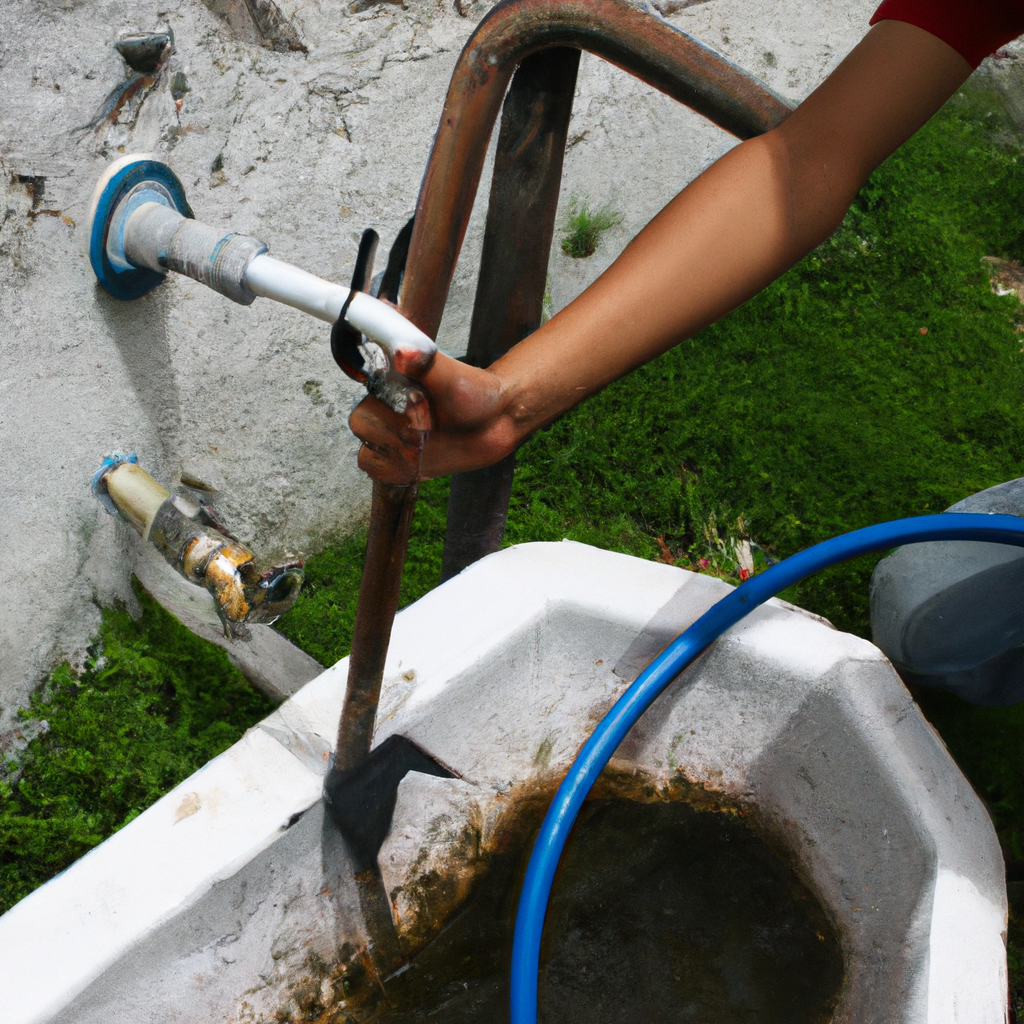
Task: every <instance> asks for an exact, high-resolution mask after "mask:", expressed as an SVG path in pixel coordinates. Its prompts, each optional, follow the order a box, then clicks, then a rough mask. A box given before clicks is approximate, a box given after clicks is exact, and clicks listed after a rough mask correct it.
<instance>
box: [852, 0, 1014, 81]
mask: <svg viewBox="0 0 1024 1024" xmlns="http://www.w3.org/2000/svg"><path fill="white" fill-rule="evenodd" d="M886 20H888V21H905V22H907V23H908V24H910V25H917V27H918V28H923V29H924V30H925V31H926V32H931V34H932V35H933V36H938V38H939V39H941V40H942V41H943V42H944V43H948V44H949V45H950V46H952V47H953V49H954V50H956V52H957V53H959V54H960V56H961V57H963V59H964V60H965V61H967V63H968V64H970V65H971V67H972V68H976V67H977V66H978V65H979V64H980V63H981V62H982V61H983V60H984V59H985V58H986V57H987V56H988V55H989V54H990V53H994V52H995V51H996V50H998V49H999V47H1000V46H1003V45H1004V44H1006V43H1008V42H1009V41H1010V40H1011V39H1016V38H1017V36H1019V35H1021V34H1024V0H883V2H882V6H881V7H879V8H878V10H877V11H875V13H874V15H873V16H872V18H871V24H872V25H874V24H875V22H876V21H886Z"/></svg>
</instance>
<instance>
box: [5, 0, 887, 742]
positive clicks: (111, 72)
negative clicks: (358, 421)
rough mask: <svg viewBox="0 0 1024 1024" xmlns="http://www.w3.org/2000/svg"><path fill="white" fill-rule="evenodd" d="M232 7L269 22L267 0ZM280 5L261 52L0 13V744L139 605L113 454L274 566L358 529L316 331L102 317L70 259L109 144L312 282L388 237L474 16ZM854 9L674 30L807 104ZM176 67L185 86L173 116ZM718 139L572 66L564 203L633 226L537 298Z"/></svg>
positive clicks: (650, 207) (134, 25)
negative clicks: (71, 665)
mask: <svg viewBox="0 0 1024 1024" xmlns="http://www.w3.org/2000/svg"><path fill="white" fill-rule="evenodd" d="M362 5H363V4H362V2H360V3H357V4H353V5H352V7H359V6H362ZM249 6H250V7H255V8H257V9H259V10H262V11H264V12H265V11H266V10H268V3H267V0H249ZM278 6H279V8H280V11H281V13H282V15H283V17H284V18H285V19H286V20H285V22H284V28H283V29H282V30H281V32H280V33H279V42H280V43H281V45H282V47H285V48H282V49H280V50H275V49H272V48H268V47H267V46H264V45H261V44H260V43H259V41H258V40H259V33H258V30H257V29H256V28H255V25H254V23H253V20H252V17H251V15H250V14H249V8H247V6H246V0H206V2H205V3H204V2H201V0H162V2H160V3H157V2H154V0H135V2H132V3H128V2H126V0H106V2H102V3H100V2H84V0H4V2H3V3H2V4H0V96H2V97H3V101H2V103H0V211H2V212H0V328H2V329H0V479H2V480H3V481H4V484H5V488H4V490H5V495H4V498H5V500H4V502H3V506H2V511H0V582H2V584H3V593H4V595H5V600H4V608H3V612H2V615H0V729H2V728H3V727H4V726H5V725H6V724H9V723H10V721H11V717H12V715H13V713H14V711H15V710H16V709H17V707H19V706H21V705H23V704H24V703H25V701H26V698H27V695H28V693H29V692H30V690H31V688H32V687H33V686H34V685H36V684H37V683H38V682H39V681H40V680H41V679H42V678H43V677H44V676H45V674H46V672H47V671H48V670H49V669H50V667H51V666H52V665H53V663H54V662H55V660H57V659H58V658H59V657H61V656H69V657H71V658H72V659H73V660H77V659H80V658H81V654H82V651H83V649H84V646H85V644H86V643H87V642H88V640H89V637H90V636H91V635H92V634H93V633H94V632H95V630H96V627H97V625H98V622H99V606H100V605H102V604H108V603H110V602H113V601H116V600H121V601H126V602H129V603H131V601H132V595H131V591H130V588H129V584H128V579H129V572H130V564H131V550H132V545H133V543H134V540H133V538H132V535H131V534H130V531H128V530H127V528H125V527H124V526H123V525H122V524H118V523H116V522H115V521H113V520H112V519H110V518H109V517H108V516H107V515H106V514H105V513H104V512H103V511H102V510H101V508H100V507H99V505H98V504H97V503H96V501H95V500H94V499H93V498H92V497H91V495H90V494H89V491H88V488H87V483H88V480H89V477H90V475H91V473H92V471H93V470H94V469H95V468H96V466H97V465H98V464H99V461H100V459H101V457H102V456H103V454H104V453H105V452H107V451H109V450H111V449H113V448H116V447H121V448H133V449H136V450H137V451H138V452H139V456H140V460H141V462H142V464H143V465H144V466H145V467H146V468H147V469H148V470H149V471H150V472H152V473H153V475H154V476H156V477H157V478H158V479H159V480H160V481H161V482H163V483H165V484H166V485H171V486H173V485H174V484H175V483H176V481H177V480H178V479H179V477H180V476H181V474H182V473H188V474H191V475H192V476H195V477H198V478H200V479H202V480H205V481H207V482H208V483H210V484H212V485H214V486H216V487H218V488H219V489H220V490H221V496H220V504H221V506H222V508H223V510H224V511H225V512H226V513H227V516H228V518H229V520H230V523H231V525H232V526H233V527H234V528H235V530H236V532H237V533H238V535H239V536H240V539H242V540H243V541H244V542H245V543H248V544H250V545H251V546H253V547H254V549H255V550H256V552H257V554H259V555H265V556H267V557H269V556H273V555H282V554H286V553H288V554H296V553H303V552H309V551H312V550H316V549H317V547H318V546H319V545H320V544H321V543H322V540H323V538H324V537H325V536H328V535H330V534H332V533H338V532H343V531H345V530H346V529H348V528H349V527H350V526H351V525H352V524H353V523H354V522H355V521H357V520H359V519H360V517H362V516H364V515H365V508H366V504H367V500H368V493H369V489H368V485H367V482H366V481H365V480H364V479H362V478H361V477H360V475H359V474H358V472H357V470H356V467H355V458H354V456H355V442H354V441H353V439H352V437H351V436H350V434H349V432H348V429H347V426H346V417H347V413H348V411H349V409H350V408H351V406H352V404H353V403H354V401H355V400H356V399H357V397H358V390H357V388H356V387H355V386H354V385H352V384H351V383H350V382H349V381H347V379H345V378H344V377H343V376H342V374H341V373H340V372H339V371H338V370H337V368H336V367H335V366H334V364H333V362H332V361H331V358H330V353H329V349H328V343H327V332H326V330H325V329H324V328H323V327H322V326H321V325H319V324H318V323H316V322H313V321H311V320H309V319H307V318H305V317H303V316H302V315H301V314H298V313H295V312H293V311H291V310H287V309H283V308H277V307H274V306H272V305H271V304H270V303H268V302H266V301H264V300H258V301H257V302H256V303H255V304H254V305H253V306H251V307H248V308H244V307H239V306H235V305H233V304H232V303H230V302H228V301H227V300H225V299H223V298H222V297H221V296H218V295H215V294H214V293H212V292H209V291H206V290H204V289H203V288H202V287H201V286H199V285H197V284H194V283H193V282H190V281H185V280H173V281H169V282H168V283H166V284H165V285H163V286H162V287H161V288H160V289H158V290H157V291H156V292H155V293H153V294H152V295H150V296H148V297H147V298H145V299H142V300H139V301H138V302H134V303H128V304H121V303H118V302H117V301H116V300H113V299H111V298H110V297H109V296H108V295H107V294H106V293H105V292H103V291H102V290H101V289H100V288H99V287H98V286H97V285H96V284H95V281H94V278H93V274H92V271H91V269H90V267H89V262H88V257H87V245H88V223H87V219H88V206H89V200H90V197H91V194H92V191H93V188H94V185H95V182H96V180H97V178H98V177H99V175H100V174H101V172H102V171H103V169H104V167H105V166H106V165H107V164H108V163H109V162H110V161H111V160H113V159H115V158H116V157H117V156H118V155H119V154H120V153H122V152H129V153H130V152H145V151H149V152H153V153H155V154H157V155H159V156H160V157H162V158H164V159H167V160H168V161H169V162H170V163H171V165H172V166H173V167H174V168H175V170H176V171H177V173H178V174H179V175H180V176H181V178H182V180H183V182H184V183H185V186H186V189H187V191H188V195H189V199H190V202H191V204H192V206H193V208H194V209H195V210H196V213H197V215H198V216H199V217H200V219H202V220H204V221H206V222H207V223H210V224H213V225H216V226H225V227H227V226H230V228H232V229H234V230H237V231H240V232H245V233H251V234H255V235H257V236H258V237H260V238H262V239H263V240H265V241H266V242H267V243H268V244H269V246H270V250H271V253H272V254H274V255H276V256H278V257H280V258H282V259H286V260H290V261H292V262H295V263H297V264H299V265H300V266H302V267H304V268H306V269H308V270H310V271H312V272H314V273H317V274H320V275H322V276H324V277H328V278H332V279H335V280H339V281H346V280H347V279H348V277H349V275H350V273H351V264H352V260H353V256H354V253H355V248H356V242H357V240H358V237H359V234H360V232H361V231H362V229H363V228H364V227H367V226H373V227H375V228H376V229H377V230H378V231H379V232H380V233H381V237H382V240H383V245H384V246H385V247H386V245H387V244H389V243H390V241H391V240H392V239H393V238H394V236H395V234H396V233H397V231H398V229H399V227H400V226H401V224H402V223H403V222H404V221H405V219H406V218H407V217H408V216H409V214H410V213H411V211H412V209H413V207H414V205H415V201H416V194H417V191H418V187H419V182H420V177H421V175H422V172H423V168H424V165H425V163H426V159H427V156H428V153H429V149H430V144H431V140H432V138H433V132H434V128H435V126H436V122H437V117H438V116H439V113H440V109H441V103H442V99H443V96H444V92H445V88H446V86H447V82H448V78H449V76H450V74H451V69H452V67H453V65H454V62H455V60H456V58H457V56H458V53H459V50H460V48H461V46H462V44H463V42H464V41H465V38H466V37H467V35H468V34H469V32H470V30H471V29H472V27H473V25H474V24H475V23H476V21H478V20H479V18H480V17H482V15H483V14H484V13H485V11H486V10H487V9H488V7H489V6H491V5H490V4H489V3H487V4H482V3H476V4H473V3H471V2H469V0H406V2H405V3H404V4H402V5H401V6H400V5H398V4H394V3H385V4H370V5H368V6H367V9H366V10H362V11H356V12H355V13H353V12H352V10H351V9H350V7H349V5H342V4H339V3H329V2H326V0H307V2H302V0H281V2H280V3H279V5H278ZM659 6H660V7H661V8H664V9H668V10H671V9H674V8H676V7H682V5H676V4H666V3H662V4H660V5H659ZM871 9H872V2H870V0H869V2H865V0H856V2H852V3H850V2H842V3H841V2H839V0H817V2H814V3H812V2H810V0H782V2H777V0H754V2H749V0H747V2H743V3H740V2H738V0H707V2H704V3H698V4H696V5H694V6H689V7H683V9H681V10H679V11H677V12H676V13H674V14H672V15H671V16H670V20H671V21H672V22H673V23H674V24H676V25H678V26H679V27H681V28H683V29H684V30H686V31H688V32H690V33H691V34H693V35H695V36H696V37H697V38H699V39H701V40H702V41H704V42H706V43H708V44H709V45H711V46H713V47H715V48H717V49H719V50H721V51H722V52H724V53H726V54H727V55H728V56H730V57H732V58H733V59H734V60H735V61H736V62H737V63H738V64H740V65H741V66H743V67H745V68H747V69H749V70H751V71H753V72H754V73H756V74H758V75H760V76H761V77H763V78H764V80H765V81H766V82H767V83H768V84H769V85H771V86H772V87H773V88H775V89H776V90H777V91H779V92H781V93H782V94H784V95H787V96H789V97H792V98H796V99H799V98H801V97H803V96H804V95H806V93H807V92H808V91H810V89H811V88H813V86H814V85H815V84H817V82H818V81H820V79H821V78H822V77H823V76H824V75H825V74H826V73H827V71H828V70H829V69H830V68H831V67H832V66H834V65H835V63H837V62H838V60H839V59H840V58H841V57H842V56H843V54H845V53H846V52H847V51H848V50H849V48H850V47H851V46H852V45H853V44H854V43H855V42H856V40H857V39H858V38H859V37H860V36H861V35H862V34H863V32H864V30H865V26H866V23H867V18H868V16H869V14H870V11H871ZM218 12H219V13H218ZM165 25H170V27H171V28H172V29H173V31H174V34H175V46H176V49H175V53H174V55H173V56H172V58H171V61H170V64H169V68H168V71H167V72H165V73H164V74H163V76H162V77H161V79H160V80H159V81H158V82H157V84H156V86H155V87H154V88H153V90H152V91H151V92H150V93H149V94H148V95H147V97H146V98H145V100H144V101H143V102H142V104H141V107H140V106H139V105H138V104H137V103H132V104H129V105H128V106H127V107H126V108H125V110H124V111H123V113H122V114H121V116H120V117H119V119H118V121H117V122H116V123H115V124H113V125H110V126H101V127H100V128H99V129H95V130H94V129H88V128H86V129H82V126H84V125H86V124H87V123H88V122H89V121H90V120H91V119H92V118H93V117H94V115H95V114H96V113H97V112H98V111H99V109H100V107H101V105H102V104H103V101H104V98H105V97H106V96H107V95H108V93H109V92H110V91H111V90H112V89H113V88H114V87H115V86H116V85H117V84H118V83H119V82H121V81H122V80H123V79H124V77H125V68H124V64H123V61H122V60H121V58H120V56H119V55H118V53H117V52H116V51H115V50H114V48H113V43H114V42H115V40H116V39H117V38H118V36H119V35H120V34H122V33H127V32H138V31H153V30H156V29H158V28H161V27H162V26H165ZM289 41H290V42H291V43H292V45H293V46H299V45H301V46H302V47H304V48H305V50H303V49H291V50H289V49H287V48H286V44H287V43H288V42H289ZM175 71H183V72H184V73H185V74H186V76H187V79H188V84H189V86H190V88H191V92H189V93H188V94H187V95H186V96H185V98H184V102H183V104H182V107H181V110H180V111H176V109H175V104H174V102H173V100H172V98H171V95H170V91H169V85H170V75H171V74H173V73H174V72H175ZM730 145H732V140H731V139H730V138H729V137H728V136H726V135H725V134H724V133H722V132H720V131H719V130H718V129H716V128H714V127H712V126H710V125H708V124H707V123H705V122H703V121H702V120H701V119H700V118H698V117H696V116H695V115H693V114H691V113H690V112H689V111H687V110H685V109H683V108H681V107H679V106H677V105H676V104H675V103H674V102H673V101H671V100H669V99H667V98H665V97H663V96H660V95H657V94H654V93H652V92H650V90H648V89H647V88H646V87H645V86H643V85H641V84H639V83H637V82H634V81H633V80H631V79H629V78H628V77H627V76H625V75H624V74H623V73H622V72H620V71H618V70H617V69H615V68H612V67H610V66H608V65H605V64H603V63H602V62H600V61H598V60H596V59H590V58H584V62H583V65H582V68H581V75H580V84H579V90H578V97H577V101H576V111H575V113H574V116H573V121H572V124H571V127H570V148H569V152H568V155H567V160H566V166H565V179H566V180H565V185H564V188H563V202H564V201H566V200H567V199H568V197H569V195H570V194H572V193H574V192H575V193H578V194H581V195H587V196H590V197H591V198H592V199H593V200H594V201H595V202H597V203H598V204H602V203H605V202H610V203H611V204H612V205H613V206H614V207H616V208H617V209H618V210H620V211H621V212H622V213H623V214H624V220H623V223H622V224H621V226H619V227H618V228H615V229H613V230H612V231H610V232H609V233H608V235H607V237H606V238H605V240H604V241H603V242H602V247H601V249H599V251H598V253H597V254H596V255H595V256H594V257H592V258H591V259H590V260H586V261H574V260H571V259H570V258H569V257H566V256H564V255H563V254H562V253H561V252H559V251H558V248H557V240H556V245H555V248H554V251H553V254H552V261H551V294H552V297H553V304H554V308H555V309H556V310H557V309H558V308H560V307H561V306H563V305H564V304H565V303H566V302H568V301H569V300H570V299H571V298H572V297H573V296H574V295H575V294H576V293H577V292H578V291H579V290H580V289H581V288H583V287H584V286H585V285H586V284H587V283H588V282H589V281H591V280H592V279H593V278H594V277H596V276H597V274H598V273H599V272H600V271H601V270H603V269H604V267H605V266H607V264H608V263H609V262H610V261H611V259H612V258H613V257H614V255H615V254H616V253H617V252H618V251H620V250H621V248H622V246H623V245H624V244H625V243H626V242H627V241H628V239H629V238H630V237H632V235H633V234H635V233H636V231H637V230H638V229H639V228H640V227H641V226H642V225H643V224H644V223H645V222H646V220H647V219H649V217H650V216H651V215H653V214H654V213H655V212H656V211H657V210H658V209H659V208H660V207H661V206H662V205H663V204H664V203H665V202H666V201H667V200H668V199H669V198H670V197H671V196H672V195H673V194H674V193H675V192H676V191H678V189H679V188H680V187H681V186H682V185H683V184H685V182H686V181H688V180H690V179H691V178H692V177H694V176H695V175H696V174H698V173H699V172H700V171H701V170H702V169H703V168H704V167H706V166H707V165H708V164H709V163H710V162H712V161H713V160H714V159H715V158H716V157H718V156H719V155H720V154H721V153H723V152H724V151H725V150H726V149H727V148H728V147H729V146H730ZM215 168H216V169H215ZM487 180H489V172H488V171H485V181H487ZM482 191H483V193H484V196H486V189H484V190H482ZM482 206H483V203H478V204H477V209H476V214H475V217H474V221H473V225H472V226H471V228H470V232H469V236H468V239H467V244H466V247H465V249H464V250H463V259H462V261H461V262H460V264H459V268H458V271H457V274H456V279H455V282H454V285H453V288H452V292H451V297H450V301H449V307H448V310H447V313H446V316H445V322H444V324H443V325H442V329H441V335H440V338H439V340H440V342H441V344H442V346H443V347H445V348H446V349H447V350H449V351H451V352H453V353H458V352H460V351H461V350H462V348H463V347H464V345H465V336H466V332H467V328H468V320H469V313H470V309H471V306H472V299H473V292H474V288H475V280H476V268H477V263H478V259H479V255H478V254H479V237H480V231H481V226H482V213H483V210H482Z"/></svg>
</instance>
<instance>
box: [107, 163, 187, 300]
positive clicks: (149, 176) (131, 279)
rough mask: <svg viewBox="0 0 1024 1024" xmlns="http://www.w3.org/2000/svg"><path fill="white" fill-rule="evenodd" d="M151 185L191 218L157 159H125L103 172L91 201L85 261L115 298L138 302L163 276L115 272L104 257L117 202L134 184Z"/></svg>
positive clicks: (181, 193)
mask: <svg viewBox="0 0 1024 1024" xmlns="http://www.w3.org/2000/svg"><path fill="white" fill-rule="evenodd" d="M148 181H151V182H154V183H156V184H157V185H159V186H161V187H162V188H163V189H164V190H166V192H167V193H168V194H169V195H170V197H171V200H172V202H173V204H174V208H175V209H176V210H177V211H178V212H179V213H180V214H182V216H185V217H189V218H193V217H194V216H195V214H193V213H192V207H190V206H189V205H188V200H186V199H185V189H184V188H183V187H182V184H181V182H180V181H179V180H178V176H177V175H176V174H175V173H174V171H172V170H171V169H170V167H168V166H167V164H165V163H163V162H162V161H160V160H153V159H151V158H150V157H126V158H125V159H124V160H123V161H117V162H116V163H114V164H112V165H111V167H109V168H108V169H107V173H106V175H105V180H104V179H101V181H100V185H99V187H98V189H97V194H96V196H95V198H94V200H93V216H92V228H91V231H90V235H89V262H90V263H91V264H92V269H93V272H94V273H95V274H96V279H97V280H98V281H99V283H100V284H101V285H103V287H104V288H105V289H106V290H107V291H108V292H110V294H111V295H113V296H114V298H115V299H139V298H142V296H143V295H146V294H148V293H149V292H151V291H152V290H153V289H154V288H156V286H157V285H158V284H160V283H161V282H162V281H163V279H164V277H165V275H164V274H160V273H157V271H155V270H149V269H147V268H145V267H142V268H135V267H132V268H131V269H128V270H119V269H118V268H117V267H115V266H114V265H113V264H112V263H111V262H110V259H109V257H108V256H107V234H108V232H109V230H110V224H111V220H112V218H113V216H114V213H115V211H116V209H117V205H118V203H119V202H120V201H121V200H122V199H123V198H124V197H125V196H126V195H127V194H128V193H129V192H130V191H131V190H132V189H133V188H135V187H136V186H137V185H140V184H143V183H144V182H148Z"/></svg>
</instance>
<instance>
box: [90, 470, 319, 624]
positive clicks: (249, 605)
mask: <svg viewBox="0 0 1024 1024" xmlns="http://www.w3.org/2000/svg"><path fill="white" fill-rule="evenodd" d="M128 460H129V457H128V456H124V455H122V454H121V453H119V452H118V453H115V454H114V455H113V456H109V457H108V458H107V459H106V460H104V465H103V466H101V467H100V469H99V470H98V471H97V473H96V475H95V476H94V478H93V491H94V493H95V494H96V496H97V497H98V498H100V500H101V501H102V502H103V505H104V507H105V508H106V509H107V511H108V512H111V513H112V514H118V515H120V516H121V518H122V519H124V520H125V522H127V523H129V524H130V525H131V526H132V528H133V529H134V530H135V531H136V532H137V533H138V534H139V536H140V537H142V539H143V540H144V541H146V542H147V543H149V544H152V545H153V547H154V548H156V550H157V551H159V552H160V554H161V555H163V557H164V559H165V560H166V561H167V563H168V564H169V565H170V566H171V567H172V568H174V570H175V571H176V572H178V573H179V574H180V575H181V576H183V577H184V578H185V579H187V580H188V581H189V582H190V583H194V584H195V585H197V586H200V587H203V588H204V589H206V590H208V591H209V592H210V594H211V595H212V597H213V600H214V605H215V607H216V609H217V615H218V616H219V617H220V620H221V622H222V623H223V625H224V633H225V635H226V636H228V637H229V638H239V639H245V638H246V630H245V624H247V623H271V622H274V621H275V620H276V619H278V618H279V617H280V616H281V615H283V614H284V613H285V612H286V611H287V610H288V609H289V608H290V607H291V606H292V605H293V604H294V603H295V599H296V598H297V597H298V595H299V590H300V588H301V587H302V580H303V573H302V566H301V563H299V562H285V563H283V564H281V565H277V566H272V567H271V568H269V569H266V570H264V571H262V572H261V571H260V569H259V568H258V566H257V564H256V557H255V555H253V553H252V552H251V551H250V550H249V549H248V548H247V547H245V546H244V545H243V544H240V543H239V542H238V541H237V540H235V539H234V538H233V537H229V536H227V535H226V534H224V533H222V532H221V531H220V530H218V529H216V528H215V527H214V526H213V525H212V524H211V523H209V522H206V521H204V520H206V519H208V518H209V517H208V516H207V515H206V513H205V512H204V510H203V509H202V508H201V507H200V506H199V505H197V504H196V503H195V502H193V501H190V500H189V499H188V498H185V497H182V496H181V495H178V494H171V493H170V492H169V491H168V490H167V489H166V488H164V487H162V486H161V485H160V484H159V483H157V481H156V480H154V479H153V477H151V476H150V475H149V474H148V473H147V472H146V471H145V470H144V469H143V468H142V467H141V466H139V465H136V464H135V463H134V462H130V461H128Z"/></svg>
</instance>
